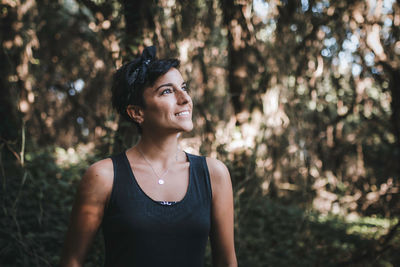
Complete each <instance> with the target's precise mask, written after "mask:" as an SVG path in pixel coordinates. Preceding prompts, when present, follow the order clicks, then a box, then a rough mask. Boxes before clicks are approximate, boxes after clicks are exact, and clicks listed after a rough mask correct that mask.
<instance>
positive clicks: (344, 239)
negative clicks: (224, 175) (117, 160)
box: [0, 0, 400, 267]
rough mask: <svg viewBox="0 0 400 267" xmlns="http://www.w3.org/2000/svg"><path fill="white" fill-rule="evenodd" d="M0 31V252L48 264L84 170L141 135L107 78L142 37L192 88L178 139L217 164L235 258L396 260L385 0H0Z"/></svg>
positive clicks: (1, 261)
mask: <svg viewBox="0 0 400 267" xmlns="http://www.w3.org/2000/svg"><path fill="white" fill-rule="evenodd" d="M0 42H1V49H0V90H1V91H0V92H1V93H0V118H1V124H0V177H1V178H0V183H1V185H0V206H1V207H0V265H1V266H4V267H6V266H57V265H58V262H59V259H60V253H61V248H62V244H63V240H64V236H65V233H66V230H67V226H68V221H69V216H70V211H71V207H72V203H73V200H74V195H75V192H76V189H77V186H78V184H79V181H80V179H81V177H82V175H83V173H84V172H85V170H86V169H87V168H88V167H89V166H90V165H91V164H92V163H94V162H96V161H98V160H100V159H103V158H106V157H108V156H110V155H113V154H116V153H119V152H121V151H123V150H125V149H127V148H128V147H130V146H132V145H134V144H135V143H136V142H137V140H138V138H139V133H138V132H137V130H136V128H135V127H134V126H133V125H132V124H131V123H129V122H127V121H125V120H124V119H123V118H120V117H119V116H118V115H117V112H116V111H115V110H113V109H112V105H111V84H112V79H113V74H114V72H115V70H116V69H117V68H119V67H120V66H121V65H122V64H123V63H125V62H128V61H129V60H132V59H133V58H135V57H136V56H137V55H139V54H140V53H141V51H143V49H144V47H146V46H150V45H155V46H156V47H157V53H158V57H160V58H165V57H175V58H178V59H180V61H181V66H180V71H181V73H182V75H183V77H184V78H185V80H187V81H188V84H189V86H190V88H191V97H192V99H193V103H194V110H193V122H194V125H195V126H194V130H193V131H192V132H190V133H185V134H183V135H182V136H181V137H180V146H181V147H182V148H183V149H184V150H185V151H187V152H189V153H193V154H201V155H207V156H209V157H213V158H218V159H220V160H221V161H222V162H224V163H225V164H226V165H227V167H228V169H229V170H230V174H231V178H232V185H233V193H234V205H235V210H234V211H235V247H236V253H237V259H238V263H239V266H243V267H261V266H399V265H400V253H399V251H400V227H399V225H400V194H399V189H400V182H399V177H400V1H399V0H397V1H396V0H365V1H362V0H351V1H345V0H335V1H333V0H297V1H296V0H192V1H189V0H158V1H155V0H151V1H150V0H149V1H139V0H130V1H129V0H109V1H106V0H54V1H51V0H0ZM206 259H207V260H206V262H207V264H206V266H211V256H210V248H209V246H208V248H207V252H206ZM103 262H104V243H103V237H102V233H101V231H100V232H99V233H98V235H97V236H96V239H95V241H94V244H93V245H92V247H91V249H90V253H89V255H88V256H87V259H86V264H85V266H101V265H103Z"/></svg>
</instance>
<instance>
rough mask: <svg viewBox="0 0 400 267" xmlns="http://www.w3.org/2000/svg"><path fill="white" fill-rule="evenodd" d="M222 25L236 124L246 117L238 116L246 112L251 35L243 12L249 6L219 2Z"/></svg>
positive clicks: (242, 3) (224, 1)
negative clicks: (224, 27)
mask: <svg viewBox="0 0 400 267" xmlns="http://www.w3.org/2000/svg"><path fill="white" fill-rule="evenodd" d="M221 6H222V11H223V18H224V24H225V26H226V27H227V29H228V71H229V74H228V85H229V92H230V94H231V101H232V104H233V108H234V112H235V115H236V119H237V123H238V124H241V123H242V122H244V121H245V120H246V119H247V117H246V116H240V114H241V113H242V112H243V111H245V110H246V103H245V99H246V93H247V91H248V89H249V86H250V84H251V83H249V80H250V79H249V73H251V72H250V71H249V53H250V51H251V48H250V45H251V43H252V33H251V32H250V29H249V25H248V24H249V23H248V21H246V17H245V14H244V12H245V11H246V8H249V6H248V5H247V4H246V1H234V0H222V1H221Z"/></svg>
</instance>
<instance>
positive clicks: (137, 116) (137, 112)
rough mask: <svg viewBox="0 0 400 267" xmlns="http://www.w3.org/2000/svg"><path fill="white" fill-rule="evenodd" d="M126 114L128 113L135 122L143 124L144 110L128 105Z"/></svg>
mask: <svg viewBox="0 0 400 267" xmlns="http://www.w3.org/2000/svg"><path fill="white" fill-rule="evenodd" d="M126 113H128V115H129V117H131V119H132V120H134V121H135V122H137V123H139V124H142V122H143V120H144V118H143V108H142V107H139V106H136V105H128V106H127V107H126Z"/></svg>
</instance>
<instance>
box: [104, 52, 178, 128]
mask: <svg viewBox="0 0 400 267" xmlns="http://www.w3.org/2000/svg"><path fill="white" fill-rule="evenodd" d="M150 49H152V50H151V51H150V52H149V50H150ZM179 64H180V61H179V60H178V59H175V58H171V59H157V58H156V57H155V47H146V48H145V50H144V51H143V53H142V55H141V56H140V57H138V58H136V59H134V60H132V61H130V62H128V63H126V64H124V65H123V66H122V67H120V68H119V69H118V70H117V71H116V72H115V74H114V81H113V85H112V88H111V91H112V105H113V107H114V108H115V109H116V110H117V112H118V113H119V114H120V115H121V116H122V117H124V118H125V119H127V120H128V121H131V122H133V123H135V125H136V126H137V127H138V129H139V131H141V128H140V125H139V124H138V123H137V122H136V121H134V120H133V119H132V118H131V117H130V116H129V115H128V113H127V112H126V108H127V107H128V105H136V106H140V107H143V108H145V107H146V103H145V101H144V97H143V92H144V89H145V88H147V87H149V86H153V85H154V83H155V81H156V80H157V79H158V78H159V77H160V76H162V75H164V74H165V73H167V72H168V71H169V70H170V69H171V68H178V67H179Z"/></svg>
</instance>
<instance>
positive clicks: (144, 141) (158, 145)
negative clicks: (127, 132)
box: [136, 134, 179, 165]
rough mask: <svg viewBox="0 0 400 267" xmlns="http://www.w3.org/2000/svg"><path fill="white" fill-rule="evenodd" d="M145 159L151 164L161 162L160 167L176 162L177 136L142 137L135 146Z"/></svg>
mask: <svg viewBox="0 0 400 267" xmlns="http://www.w3.org/2000/svg"><path fill="white" fill-rule="evenodd" d="M136 148H137V149H139V150H140V151H141V152H142V153H143V154H145V156H146V158H147V159H148V160H150V161H151V162H157V161H158V162H162V163H161V164H162V165H167V164H169V163H170V162H171V159H173V161H176V155H177V153H179V152H178V136H177V134H173V135H168V136H159V135H157V136H154V135H151V134H144V135H142V137H141V139H140V141H139V143H138V144H137V145H136Z"/></svg>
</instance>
